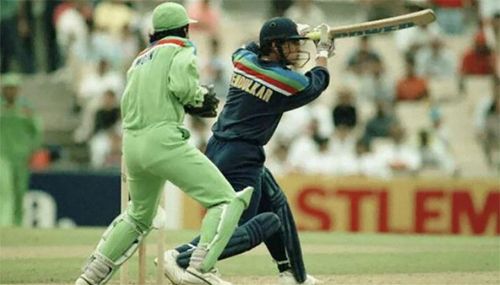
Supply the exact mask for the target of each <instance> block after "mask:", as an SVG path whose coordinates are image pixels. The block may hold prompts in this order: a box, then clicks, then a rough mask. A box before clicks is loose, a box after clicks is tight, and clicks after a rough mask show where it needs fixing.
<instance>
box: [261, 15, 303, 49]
mask: <svg viewBox="0 0 500 285" xmlns="http://www.w3.org/2000/svg"><path fill="white" fill-rule="evenodd" d="M306 39H308V37H304V36H301V35H299V32H298V31H297V24H295V22H294V21H292V20H290V19H288V18H285V17H276V18H272V19H270V20H268V21H267V22H265V23H264V25H262V28H261V29H260V35H259V41H260V44H261V45H263V44H265V43H268V42H270V41H273V40H282V41H288V40H306Z"/></svg>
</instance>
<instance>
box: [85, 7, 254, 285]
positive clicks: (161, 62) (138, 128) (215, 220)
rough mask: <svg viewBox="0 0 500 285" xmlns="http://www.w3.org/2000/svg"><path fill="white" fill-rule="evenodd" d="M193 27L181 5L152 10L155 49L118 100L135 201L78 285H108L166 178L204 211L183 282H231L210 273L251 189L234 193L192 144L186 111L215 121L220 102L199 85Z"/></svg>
mask: <svg viewBox="0 0 500 285" xmlns="http://www.w3.org/2000/svg"><path fill="white" fill-rule="evenodd" d="M191 22H192V20H190V19H189V18H188V16H187V13H186V11H185V9H184V8H183V7H182V6H181V5H179V4H175V3H170V2H167V3H163V4H161V5H159V6H158V7H156V8H155V10H154V11H153V27H154V34H152V35H151V36H150V42H151V45H150V46H149V47H148V48H147V49H146V50H144V51H143V52H141V53H140V54H139V55H138V56H137V58H136V59H135V60H134V62H133V63H132V66H131V67H130V69H129V70H128V74H127V86H126V88H125V92H124V95H123V98H122V102H121V110H122V120H123V156H124V159H125V162H126V165H127V168H128V175H127V183H128V185H129V191H130V198H131V201H130V204H129V207H128V208H127V210H126V211H125V212H124V213H123V214H122V215H120V216H118V217H117V218H116V219H115V220H114V221H113V222H112V223H111V225H110V226H109V227H108V229H107V230H106V231H105V232H104V234H103V236H102V238H101V241H100V242H99V244H98V245H97V248H96V250H95V251H94V253H92V255H91V257H90V259H89V261H88V263H87V265H86V266H85V268H84V270H83V273H82V274H81V275H80V277H79V278H78V280H77V281H76V284H77V285H89V284H91V285H96V284H105V283H106V282H107V281H108V280H109V279H110V278H111V276H112V274H113V273H114V272H115V271H116V270H117V269H118V267H119V266H120V265H121V264H123V262H125V261H126V260H127V259H128V258H130V256H132V254H133V253H134V252H135V251H136V249H137V248H138V245H139V244H140V243H141V242H142V241H143V239H144V237H145V236H146V235H147V234H148V233H149V232H150V230H151V225H152V221H153V218H154V216H155V213H156V211H157V207H158V203H159V201H160V196H161V192H162V189H163V185H164V183H165V181H166V180H169V181H171V182H172V183H173V184H175V185H176V186H178V187H179V188H180V189H182V190H183V191H184V192H186V194H188V195H189V196H190V197H192V198H193V199H195V200H196V201H198V202H199V203H201V204H202V205H203V206H204V207H205V208H206V209H207V212H206V215H205V218H204V219H203V223H202V226H201V237H200V241H199V243H198V247H197V248H196V250H195V251H194V252H193V253H192V256H191V259H190V262H189V267H188V269H187V270H186V271H184V272H183V275H182V276H181V279H182V282H184V283H186V284H229V283H227V282H225V281H223V280H221V279H220V278H219V277H218V276H217V275H216V274H214V272H213V271H212V270H213V268H214V264H215V263H216V261H217V259H218V257H219V255H220V254H221V252H222V250H223V249H224V247H225V246H226V244H227V242H228V240H229V238H230V236H231V235H232V233H233V231H234V229H235V227H236V226H237V223H238V220H239V218H240V215H241V213H242V212H243V210H244V209H245V208H246V207H247V206H248V204H249V202H250V199H251V196H252V191H253V189H252V187H244V189H243V190H242V191H239V192H235V191H234V190H233V189H232V187H231V185H230V184H229V183H228V182H227V181H226V179H225V178H224V176H223V175H222V174H221V172H220V171H219V170H218V169H217V167H215V165H214V164H213V163H211V162H210V160H208V159H207V158H206V157H205V156H204V155H203V154H202V153H201V152H199V151H198V150H197V149H196V148H195V147H193V146H191V145H190V144H189V143H188V138H189V136H190V134H189V131H188V130H187V129H185V128H184V127H183V125H182V122H183V120H184V115H185V113H186V112H188V113H191V114H193V115H197V116H202V117H214V116H215V115H216V107H217V103H218V100H217V99H216V98H215V94H214V93H213V92H211V91H210V90H209V89H207V88H204V87H202V86H200V85H199V83H198V71H197V68H196V63H195V48H194V47H193V44H192V43H191V42H190V41H189V40H188V35H189V23H191Z"/></svg>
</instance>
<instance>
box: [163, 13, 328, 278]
mask: <svg viewBox="0 0 500 285" xmlns="http://www.w3.org/2000/svg"><path fill="white" fill-rule="evenodd" d="M328 30H329V27H328V26H327V25H325V24H322V25H320V26H319V27H318V28H317V32H319V34H320V40H319V41H318V42H316V59H315V61H316V66H315V67H313V68H312V69H311V70H309V71H308V72H306V73H305V74H302V73H299V72H296V71H294V70H292V69H291V68H290V67H291V66H298V65H303V64H304V60H306V61H307V60H308V59H309V53H307V52H305V51H303V50H302V44H303V42H304V41H305V40H307V39H308V38H307V37H305V36H304V35H305V33H306V30H303V31H301V32H299V31H298V27H297V24H296V23H294V22H293V21H292V20H290V19H287V18H273V19H270V20H269V21H267V22H266V23H264V25H263V26H262V28H261V30H260V36H259V44H256V43H251V44H249V45H247V46H246V47H244V48H241V49H238V50H236V52H235V53H234V54H233V56H232V60H233V66H234V69H233V75H232V78H231V86H230V88H229V92H228V95H227V101H226V103H225V105H224V109H223V110H222V112H221V114H220V116H219V117H218V119H217V122H216V123H215V124H214V126H213V127H212V131H213V135H212V137H211V138H210V141H209V142H208V145H207V150H206V155H207V157H208V158H210V160H212V161H213V162H214V163H215V165H217V167H218V168H219V169H220V170H221V172H222V173H223V174H224V176H225V177H226V178H227V179H228V181H229V182H230V183H231V185H232V186H233V188H234V189H235V190H236V191H241V190H243V189H245V187H246V186H247V185H250V186H252V187H254V189H255V191H254V194H253V197H252V201H251V203H250V206H249V207H248V209H247V210H246V211H245V212H244V213H243V215H242V218H241V220H240V227H238V228H237V230H236V231H235V233H234V234H233V236H232V238H231V240H230V241H229V243H228V246H227V247H226V248H225V250H224V252H223V253H222V255H221V258H227V257H231V256H234V255H237V254H240V253H242V252H244V251H247V250H249V249H251V248H253V247H255V246H257V245H258V244H259V243H261V242H262V241H264V243H265V244H266V247H267V249H268V251H269V252H270V254H271V256H272V257H273V259H274V260H275V261H276V263H277V266H278V270H279V272H280V274H279V284H283V285H286V284H290V285H293V284H317V283H318V281H317V279H315V278H314V277H312V276H310V275H308V274H307V273H306V269H305V266H304V262H303V258H302V251H301V247H300V241H299V237H298V233H297V229H296V225H295V222H294V218H293V214H292V212H291V210H290V207H289V204H288V201H287V199H286V197H285V195H284V193H283V191H282V190H281V188H280V187H279V185H278V183H277V182H276V181H275V179H274V178H273V176H272V174H271V172H270V171H269V170H268V169H267V168H266V167H265V166H264V162H265V157H266V155H265V153H264V145H266V144H267V142H268V141H269V140H270V139H271V137H272V136H273V134H274V131H275V130H276V127H277V126H278V123H279V122H280V119H281V117H282V115H283V113H284V112H287V111H290V110H293V109H296V108H300V107H302V106H304V105H306V104H308V103H309V102H311V101H313V100H314V99H316V98H317V97H318V96H320V95H321V93H322V92H323V91H324V90H325V89H326V88H327V87H328V85H329V82H330V74H329V71H328V69H327V63H328V58H330V57H331V56H333V54H334V48H335V46H334V42H333V39H330V38H329V36H328ZM199 242H200V241H199V239H198V238H195V239H194V240H193V241H192V242H191V243H189V244H184V245H181V246H179V247H177V248H176V249H175V250H168V251H166V252H165V255H164V259H165V269H164V272H165V274H166V276H167V277H168V278H169V279H170V280H171V281H172V282H173V283H174V284H181V285H183V284H187V283H184V282H183V281H182V278H181V277H182V276H183V271H184V270H183V268H186V267H187V266H188V261H189V257H190V256H191V255H192V254H195V253H196V250H197V245H198V246H199Z"/></svg>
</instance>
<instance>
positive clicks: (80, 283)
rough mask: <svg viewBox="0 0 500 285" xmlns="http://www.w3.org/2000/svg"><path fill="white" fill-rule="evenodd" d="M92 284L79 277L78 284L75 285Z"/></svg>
mask: <svg viewBox="0 0 500 285" xmlns="http://www.w3.org/2000/svg"><path fill="white" fill-rule="evenodd" d="M89 284H90V283H88V282H87V281H85V279H83V278H81V277H79V278H78V279H76V282H75V285H89Z"/></svg>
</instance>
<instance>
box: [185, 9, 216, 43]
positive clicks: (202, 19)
mask: <svg viewBox="0 0 500 285" xmlns="http://www.w3.org/2000/svg"><path fill="white" fill-rule="evenodd" d="M188 15H189V17H190V18H192V19H196V20H197V21H198V22H197V23H193V24H191V25H190V26H189V29H190V31H192V32H195V33H196V32H203V33H206V34H208V35H209V36H210V37H213V36H215V35H216V34H217V32H218V31H219V21H220V15H219V12H218V11H217V10H216V9H215V8H214V7H213V6H212V3H211V1H210V0H197V1H196V2H194V3H193V4H191V5H190V6H189V7H188Z"/></svg>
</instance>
